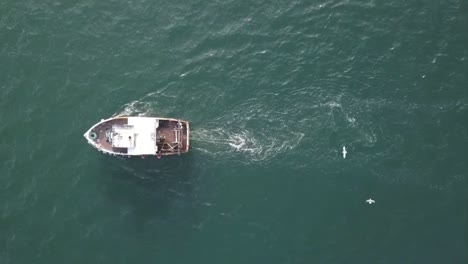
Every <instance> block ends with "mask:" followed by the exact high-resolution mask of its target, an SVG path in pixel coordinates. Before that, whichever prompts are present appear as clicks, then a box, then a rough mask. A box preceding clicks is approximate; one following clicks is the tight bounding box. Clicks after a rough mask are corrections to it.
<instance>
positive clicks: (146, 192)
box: [98, 154, 196, 229]
mask: <svg viewBox="0 0 468 264" xmlns="http://www.w3.org/2000/svg"><path fill="white" fill-rule="evenodd" d="M192 164H193V162H192V159H191V155H190V154H185V155H181V156H174V157H164V158H162V159H160V160H159V159H157V158H156V157H147V158H145V159H141V158H130V159H129V158H118V157H109V156H105V157H103V158H102V160H101V169H102V172H101V175H100V180H99V184H98V185H99V189H100V190H101V192H102V193H103V194H104V196H105V197H106V198H108V199H109V201H110V203H111V204H112V205H113V206H112V207H113V208H116V209H115V210H116V212H115V213H116V214H118V217H119V219H120V220H121V221H122V222H133V223H134V224H135V226H136V227H137V228H138V229H141V228H143V229H147V228H149V227H151V226H155V227H156V226H160V225H163V224H165V223H169V222H170V223H171V224H175V223H179V224H182V225H184V224H188V225H190V221H191V219H192V220H193V217H194V216H195V214H194V210H193V209H194V208H195V204H196V199H195V198H196V195H195V193H194V189H195V188H194V183H195V181H196V173H195V170H193V166H192Z"/></svg>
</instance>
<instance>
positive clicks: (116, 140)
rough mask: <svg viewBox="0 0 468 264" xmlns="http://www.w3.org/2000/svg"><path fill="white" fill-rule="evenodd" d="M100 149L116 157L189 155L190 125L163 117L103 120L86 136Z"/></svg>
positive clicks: (129, 117) (85, 135) (125, 117)
mask: <svg viewBox="0 0 468 264" xmlns="http://www.w3.org/2000/svg"><path fill="white" fill-rule="evenodd" d="M83 136H84V137H85V138H86V140H87V141H88V143H89V144H90V145H91V146H93V147H95V148H96V149H97V150H99V151H101V152H103V153H106V154H110V155H116V156H123V157H132V156H141V157H142V158H144V157H145V156H157V157H158V158H161V157H162V156H168V155H178V154H182V153H187V152H188V151H189V148H190V125H189V122H187V121H183V120H179V119H173V118H161V117H140V116H135V117H133V116H118V117H112V118H109V119H102V120H101V121H100V122H98V123H97V124H95V125H94V126H92V127H91V128H90V129H89V130H88V131H86V133H84V135H83Z"/></svg>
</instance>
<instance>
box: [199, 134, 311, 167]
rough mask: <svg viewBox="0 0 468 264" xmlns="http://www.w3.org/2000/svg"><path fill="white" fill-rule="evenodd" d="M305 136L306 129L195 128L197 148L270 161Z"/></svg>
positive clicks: (234, 157)
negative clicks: (273, 131)
mask: <svg viewBox="0 0 468 264" xmlns="http://www.w3.org/2000/svg"><path fill="white" fill-rule="evenodd" d="M303 137H304V134H303V133H300V132H293V133H290V134H288V135H278V134H275V135H268V134H264V133H255V132H252V131H250V130H241V131H238V132H233V131H232V130H231V129H223V128H215V129H205V128H202V129H197V130H195V131H193V132H192V140H193V142H194V145H196V147H194V149H195V150H198V151H202V152H204V153H206V154H208V155H210V156H212V158H218V157H219V158H223V159H224V158H226V156H228V157H229V158H231V159H230V160H231V161H232V160H233V161H236V162H241V163H250V162H268V161H271V160H273V158H275V157H276V156H278V155H280V154H283V153H286V152H288V151H290V150H292V149H294V148H295V147H296V146H297V145H298V144H299V143H300V141H301V140H302V138H303Z"/></svg>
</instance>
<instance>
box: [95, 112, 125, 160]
mask: <svg viewBox="0 0 468 264" xmlns="http://www.w3.org/2000/svg"><path fill="white" fill-rule="evenodd" d="M127 124H128V121H127V118H119V119H113V120H110V121H109V122H106V123H103V124H100V125H99V126H97V127H96V128H94V132H96V133H97V134H98V138H97V140H96V142H97V143H98V144H99V145H100V146H101V148H103V149H106V150H108V151H113V152H119V153H127V149H126V148H113V147H112V144H111V143H110V142H109V141H108V139H107V138H106V133H107V131H110V130H111V128H112V126H113V125H127Z"/></svg>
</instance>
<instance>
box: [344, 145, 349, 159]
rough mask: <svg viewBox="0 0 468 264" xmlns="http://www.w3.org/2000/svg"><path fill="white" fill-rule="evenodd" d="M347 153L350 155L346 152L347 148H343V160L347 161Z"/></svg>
mask: <svg viewBox="0 0 468 264" xmlns="http://www.w3.org/2000/svg"><path fill="white" fill-rule="evenodd" d="M346 153H348V151H346V147H345V146H343V159H346Z"/></svg>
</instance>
